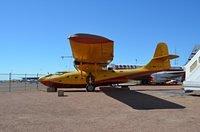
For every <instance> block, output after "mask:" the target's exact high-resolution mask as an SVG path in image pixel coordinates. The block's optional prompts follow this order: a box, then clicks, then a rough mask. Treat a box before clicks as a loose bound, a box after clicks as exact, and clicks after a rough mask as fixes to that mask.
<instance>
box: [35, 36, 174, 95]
mask: <svg viewBox="0 0 200 132" xmlns="http://www.w3.org/2000/svg"><path fill="white" fill-rule="evenodd" d="M69 41H70V45H71V49H72V54H73V58H74V66H75V68H76V71H74V72H59V73H57V74H49V75H47V76H44V77H41V78H40V79H39V81H40V82H41V83H42V84H44V85H46V86H48V87H49V88H48V89H47V91H49V92H50V91H51V92H56V91H57V88H73V87H75V88H77V87H86V90H87V91H88V92H93V91H95V87H97V86H105V85H112V84H119V83H126V82H128V81H129V80H130V79H135V78H138V77H141V76H144V75H149V74H152V73H155V72H159V71H164V70H169V69H170V67H171V66H170V59H174V58H176V57H177V56H176V55H169V53H168V47H167V45H166V44H165V43H159V44H158V45H157V48H156V51H155V53H154V56H153V58H152V59H151V60H150V62H149V63H148V64H147V65H145V66H143V67H140V68H136V69H119V70H113V69H107V65H108V64H109V63H110V62H111V61H112V60H113V56H114V55H113V47H114V42H113V41H112V40H110V39H108V38H105V37H102V36H97V35H92V34H83V33H79V34H75V35H72V36H70V37H69Z"/></svg>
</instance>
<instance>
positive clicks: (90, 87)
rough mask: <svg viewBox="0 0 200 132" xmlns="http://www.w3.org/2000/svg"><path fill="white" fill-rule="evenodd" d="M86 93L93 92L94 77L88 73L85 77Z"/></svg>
mask: <svg viewBox="0 0 200 132" xmlns="http://www.w3.org/2000/svg"><path fill="white" fill-rule="evenodd" d="M86 84H87V85H86V91H87V92H94V91H95V77H94V76H93V75H92V74H91V73H89V75H88V76H87V77H86Z"/></svg>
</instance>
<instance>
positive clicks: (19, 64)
mask: <svg viewBox="0 0 200 132" xmlns="http://www.w3.org/2000/svg"><path fill="white" fill-rule="evenodd" d="M199 7H200V1H199V0H187V1H186V0H185V1H184V0H123V1H122V0H1V2H0V45H1V51H0V59H1V62H0V73H8V72H11V71H12V72H14V73H38V72H39V73H47V72H56V71H60V70H68V69H72V68H73V64H72V59H64V60H62V59H61V58H60V56H62V55H71V49H70V46H69V42H68V40H67V37H68V36H69V35H72V34H75V33H92V34H97V35H102V36H105V37H107V38H109V39H112V40H114V42H115V57H114V60H113V63H116V64H135V63H136V61H135V59H137V60H138V61H137V63H138V64H145V63H147V62H148V60H149V59H150V58H151V57H152V55H153V52H154V49H155V47H156V44H157V43H158V42H161V41H162V42H166V43H168V46H169V48H170V51H171V52H172V53H174V52H175V49H176V52H177V54H178V55H180V58H179V59H178V64H179V65H181V66H182V65H184V64H185V62H186V60H187V58H188V56H189V54H190V52H191V50H192V48H193V46H194V45H195V44H200V8H199Z"/></svg>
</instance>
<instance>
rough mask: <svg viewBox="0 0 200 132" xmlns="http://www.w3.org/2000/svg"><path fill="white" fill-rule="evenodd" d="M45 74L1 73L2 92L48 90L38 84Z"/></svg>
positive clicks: (0, 90)
mask: <svg viewBox="0 0 200 132" xmlns="http://www.w3.org/2000/svg"><path fill="white" fill-rule="evenodd" d="M41 76H43V74H14V73H0V92H14V91H32V90H46V87H45V86H44V85H42V84H41V83H40V82H38V79H39V77H41Z"/></svg>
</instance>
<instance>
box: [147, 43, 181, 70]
mask: <svg viewBox="0 0 200 132" xmlns="http://www.w3.org/2000/svg"><path fill="white" fill-rule="evenodd" d="M177 57H178V56H177V55H169V51H168V47H167V44H165V43H159V44H158V45H157V47H156V51H155V53H154V56H153V59H152V60H151V61H150V62H149V63H148V64H147V65H146V66H144V67H145V68H147V69H148V70H151V71H162V70H169V69H170V68H171V65H170V59H174V58H177Z"/></svg>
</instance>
